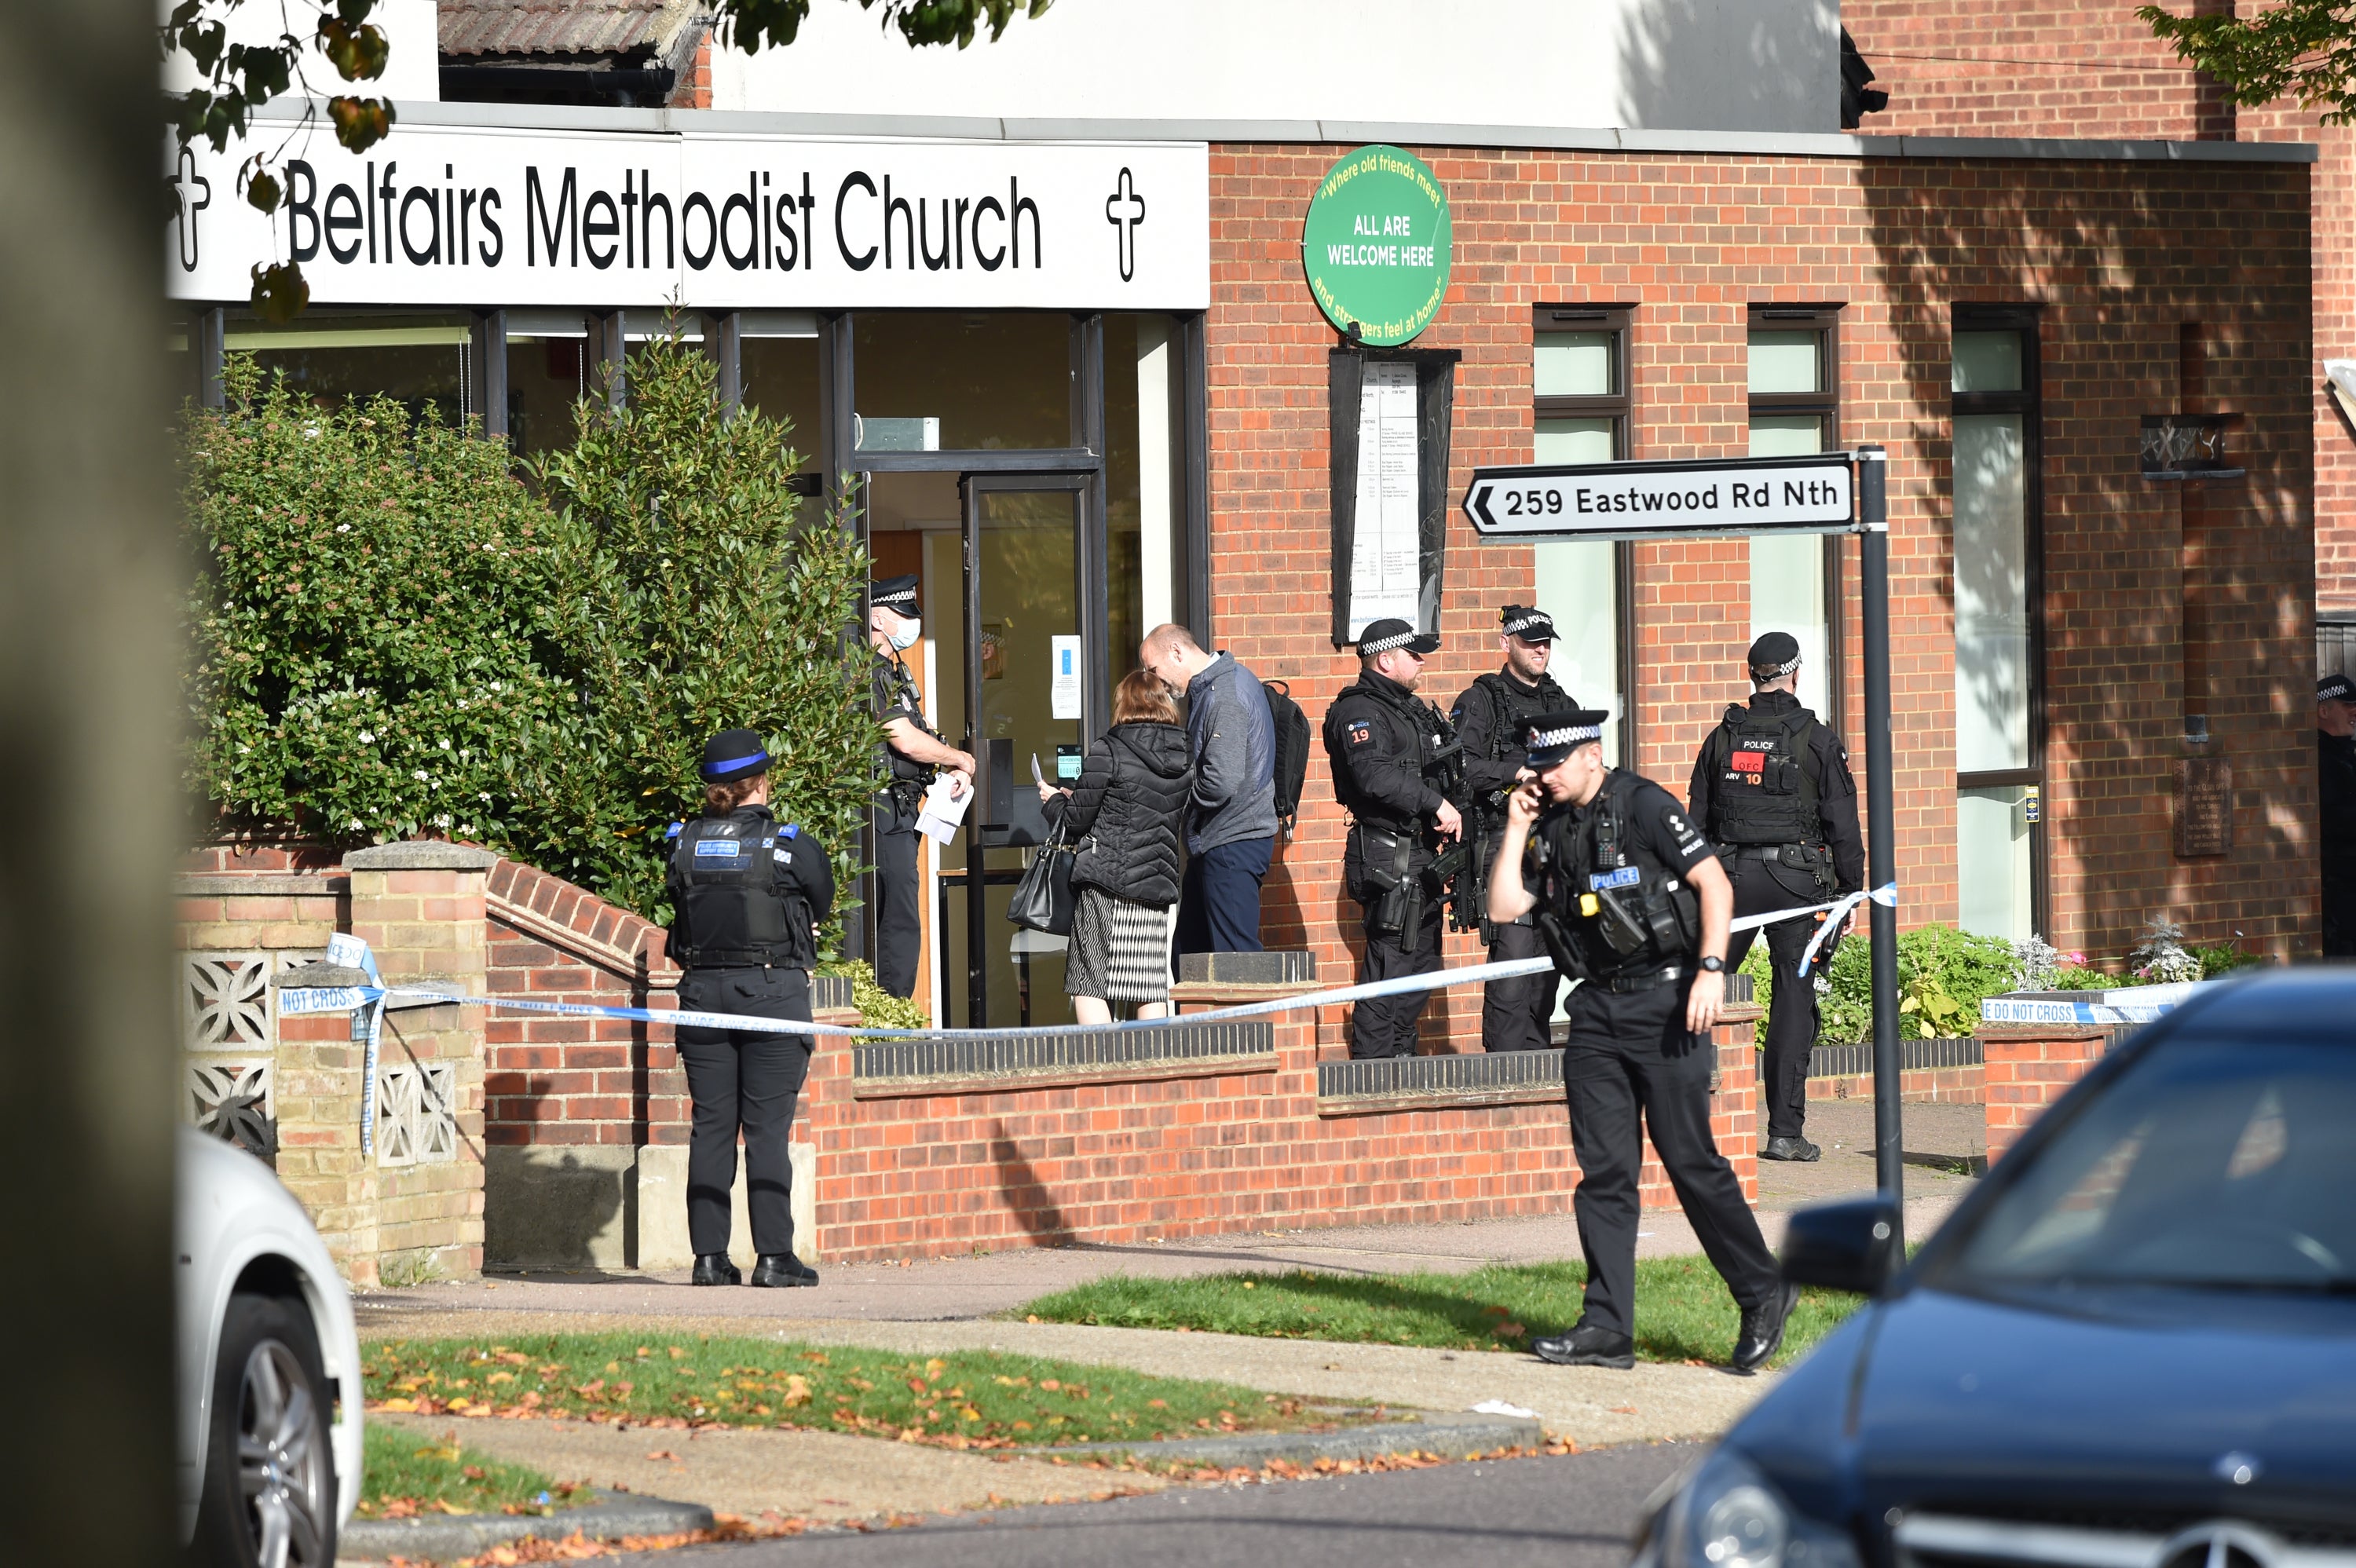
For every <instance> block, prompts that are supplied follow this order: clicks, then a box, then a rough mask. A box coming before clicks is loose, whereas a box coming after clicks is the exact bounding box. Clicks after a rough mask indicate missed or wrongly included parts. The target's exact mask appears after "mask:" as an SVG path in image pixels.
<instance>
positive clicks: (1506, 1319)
mask: <svg viewBox="0 0 2356 1568" xmlns="http://www.w3.org/2000/svg"><path fill="white" fill-rule="evenodd" d="M1586 1286H1587V1267H1586V1265H1585V1264H1581V1263H1555V1264H1496V1265H1493V1266H1491V1267H1488V1268H1483V1269H1476V1270H1474V1271H1472V1273H1470V1274H1394V1275H1333V1274H1318V1273H1313V1272H1312V1271H1309V1270H1306V1269H1303V1270H1300V1271H1298V1272H1295V1273H1291V1274H1277V1275H1270V1274H1215V1275H1196V1276H1194V1277H1193V1278H1191V1279H1139V1278H1135V1277H1133V1276H1130V1275H1111V1276H1109V1277H1107V1278H1104V1279H1099V1280H1096V1281H1093V1282H1091V1283H1090V1284H1087V1285H1078V1286H1076V1287H1074V1288H1073V1289H1070V1290H1066V1291H1059V1292H1057V1293H1056V1294H1055V1295H1053V1296H1041V1297H1040V1298H1039V1299H1038V1300H1036V1301H1033V1302H1032V1303H1030V1304H1029V1305H1028V1306H1026V1307H1018V1308H1016V1309H1015V1312H1014V1314H1013V1316H1016V1317H1026V1316H1027V1317H1035V1318H1039V1319H1041V1320H1043V1321H1045V1322H1049V1323H1096V1324H1104V1325H1108V1326H1110V1327H1113V1328H1191V1329H1194V1330H1197V1331H1200V1332H1204V1333H1215V1334H1257V1335H1264V1336H1268V1337H1270V1338H1275V1339H1337V1340H1344V1341H1353V1342H1359V1343H1365V1344H1376V1345H1418V1346H1427V1347H1431V1348H1435V1349H1447V1350H1517V1349H1524V1348H1525V1347H1526V1346H1527V1345H1528V1344H1529V1342H1530V1341H1531V1340H1532V1339H1537V1338H1539V1337H1541V1336H1545V1335H1549V1334H1560V1333H1562V1332H1564V1331H1565V1330H1567V1329H1568V1328H1570V1326H1571V1325H1572V1324H1574V1323H1576V1322H1578V1321H1579V1313H1580V1298H1581V1293H1582V1292H1583V1291H1584V1290H1585V1289H1586ZM1857 1307H1858V1298H1857V1297H1855V1296H1841V1295H1837V1294H1835V1293H1833V1292H1830V1291H1817V1290H1805V1291H1802V1292H1801V1293H1800V1305H1799V1307H1797V1309H1795V1310H1794V1313H1793V1314H1792V1320H1791V1324H1790V1326H1789V1327H1788V1328H1786V1329H1785V1330H1784V1338H1783V1351H1782V1353H1781V1354H1780V1355H1778V1356H1777V1358H1776V1362H1777V1364H1779V1365H1780V1364H1783V1363H1784V1362H1788V1361H1790V1360H1794V1359H1795V1358H1797V1357H1798V1356H1800V1355H1802V1354H1804V1352H1805V1351H1806V1350H1807V1349H1808V1347H1810V1346H1811V1345H1814V1344H1815V1342H1816V1341H1817V1340H1818V1339H1823V1338H1824V1337H1825V1335H1826V1334H1827V1333H1829V1332H1831V1331H1832V1329H1833V1328H1834V1327H1835V1325H1837V1324H1838V1323H1839V1322H1840V1321H1841V1319H1842V1318H1844V1317H1847V1316H1848V1315H1849V1314H1850V1313H1851V1312H1853V1311H1855V1310H1856V1309H1857ZM1740 1318H1741V1314H1740V1312H1739V1311H1738V1310H1737V1309H1736V1307H1735V1305H1734V1301H1733V1298H1732V1297H1731V1296H1728V1295H1727V1292H1726V1285H1725V1282H1724V1281H1722V1280H1720V1279H1719V1276H1718V1271H1717V1270H1715V1269H1713V1268H1711V1267H1710V1266H1709V1263H1708V1260H1707V1259H1705V1258H1700V1257H1676V1258H1639V1259H1638V1260H1637V1262H1636V1354H1637V1355H1638V1356H1640V1357H1642V1358H1644V1360H1653V1361H1699V1362H1705V1363H1709V1364H1716V1363H1719V1362H1722V1361H1724V1360H1726V1359H1727V1358H1728V1357H1729V1356H1730V1355H1731V1354H1732V1353H1733V1349H1734V1336H1735V1331H1736V1329H1737V1328H1738V1327H1739V1325H1740Z"/></svg>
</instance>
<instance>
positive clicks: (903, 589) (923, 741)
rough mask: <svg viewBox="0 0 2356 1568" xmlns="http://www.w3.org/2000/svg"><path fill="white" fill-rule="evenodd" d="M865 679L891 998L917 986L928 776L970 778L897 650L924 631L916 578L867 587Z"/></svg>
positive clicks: (960, 781) (967, 783)
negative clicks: (882, 773) (876, 746)
mask: <svg viewBox="0 0 2356 1568" xmlns="http://www.w3.org/2000/svg"><path fill="white" fill-rule="evenodd" d="M867 603H868V612H867V642H868V645H869V646H870V647H872V648H873V650H874V657H873V660H872V661H871V662H870V667H869V668H870V681H871V685H872V689H873V701H874V704H875V717H876V719H877V720H878V721H879V722H881V723H882V724H883V749H884V756H883V761H884V763H885V766H886V768H887V770H888V772H889V773H890V774H891V783H890V784H888V785H887V786H886V787H885V788H884V789H883V791H882V792H881V793H879V794H878V795H876V797H875V983H876V984H877V985H878V986H881V987H883V989H885V990H887V991H889V992H891V993H892V994H893V995H894V996H895V997H905V996H910V995H913V994H914V993H915V991H916V946H917V940H918V934H919V932H920V930H921V926H920V923H919V915H918V911H917V892H916V814H917V810H918V808H919V807H920V806H921V805H923V803H924V798H925V791H926V789H928V788H929V787H931V785H932V783H933V780H934V778H935V777H936V776H937V774H939V773H948V774H949V775H950V776H951V777H952V778H953V779H955V780H956V781H957V782H956V784H955V785H954V786H953V788H954V791H955V793H956V794H958V795H963V794H964V793H965V792H966V791H967V790H968V789H969V788H971V787H972V785H973V758H972V756H971V755H970V754H969V753H967V752H960V751H958V749H957V748H956V747H955V746H952V745H950V744H949V743H948V741H944V740H942V739H941V738H940V736H939V735H938V734H937V732H935V731H934V729H933V727H932V726H931V725H930V724H928V723H926V721H925V702H924V698H923V695H922V694H921V693H919V692H918V691H917V689H916V677H914V676H912V675H911V674H909V673H908V667H907V665H906V663H905V661H903V660H902V658H901V657H900V656H901V655H902V654H903V653H905V652H906V651H907V650H908V649H910V648H913V647H915V646H916V640H917V639H918V638H919V637H921V636H923V635H924V630H925V628H924V620H923V613H922V612H921V611H920V610H919V609H918V607H917V604H916V574H915V573H913V572H911V573H909V574H908V575H906V576H905V577H884V578H879V579H877V580H876V581H873V582H871V583H869V584H868V586H867Z"/></svg>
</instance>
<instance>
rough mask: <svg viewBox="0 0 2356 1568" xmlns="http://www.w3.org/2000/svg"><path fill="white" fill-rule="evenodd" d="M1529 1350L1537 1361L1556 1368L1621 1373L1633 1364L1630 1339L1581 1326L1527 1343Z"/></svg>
mask: <svg viewBox="0 0 2356 1568" xmlns="http://www.w3.org/2000/svg"><path fill="white" fill-rule="evenodd" d="M1530 1350H1531V1352H1532V1353H1533V1354H1535V1355H1536V1356H1537V1359H1538V1360H1541V1361H1552V1362H1553V1363H1554V1364H1555V1365H1556V1366H1558V1367H1616V1368H1619V1369H1621V1370H1622V1371H1625V1370H1626V1369H1628V1368H1630V1367H1633V1366H1634V1365H1635V1364H1636V1342H1635V1341H1634V1340H1633V1339H1630V1338H1629V1337H1628V1336H1627V1335H1625V1334H1614V1333H1612V1331H1611V1330H1610V1329H1608V1328H1591V1327H1590V1326H1589V1325H1588V1324H1586V1323H1583V1322H1582V1323H1580V1324H1579V1325H1578V1326H1577V1327H1576V1328H1572V1329H1571V1331H1570V1332H1569V1333H1568V1334H1564V1335H1560V1336H1558V1337H1557V1338H1554V1339H1533V1340H1531V1341H1530Z"/></svg>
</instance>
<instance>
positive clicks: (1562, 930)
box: [1534, 901, 1589, 980]
mask: <svg viewBox="0 0 2356 1568" xmlns="http://www.w3.org/2000/svg"><path fill="white" fill-rule="evenodd" d="M1534 915H1535V920H1536V923H1537V928H1538V940H1539V941H1541V942H1543V943H1545V944H1546V950H1547V957H1549V958H1551V959H1553V960H1554V966H1555V967H1556V968H1557V969H1558V970H1560V971H1561V972H1562V975H1563V976H1564V978H1566V979H1570V980H1584V979H1586V978H1588V977H1589V976H1588V969H1587V960H1586V959H1584V958H1582V957H1580V954H1579V944H1577V943H1576V942H1573V941H1572V940H1571V937H1570V932H1569V929H1568V928H1566V927H1565V926H1564V924H1563V923H1562V917H1561V916H1560V915H1558V914H1557V913H1555V912H1554V911H1552V910H1550V909H1548V908H1547V907H1546V906H1545V904H1544V902H1543V901H1541V902H1540V904H1539V906H1538V908H1537V910H1536V911H1535V912H1534Z"/></svg>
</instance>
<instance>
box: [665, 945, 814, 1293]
mask: <svg viewBox="0 0 2356 1568" xmlns="http://www.w3.org/2000/svg"><path fill="white" fill-rule="evenodd" d="M679 1005H680V1007H681V1008H687V1009H689V1010H691V1011H694V1012H703V1013H750V1014H752V1015H753V1016H754V1017H755V1018H764V1019H799V1020H800V1021H802V1022H803V1023H808V1022H809V1016H810V987H809V972H808V971H806V970H801V969H691V970H689V971H688V972H687V973H686V974H685V975H682V976H680V982H679ZM679 1059H680V1065H682V1066H684V1067H685V1068H686V1069H687V1093H688V1096H689V1098H691V1100H692V1101H693V1102H694V1104H695V1121H694V1130H693V1132H692V1133H691V1135H690V1137H689V1142H688V1146H687V1234H688V1240H689V1241H690V1242H691V1243H692V1244H693V1246H694V1248H695V1252H696V1255H697V1256H699V1257H701V1256H703V1255H705V1254H707V1253H724V1252H726V1251H727V1250H728V1218H729V1214H728V1189H730V1188H731V1187H732V1186H734V1184H735V1181H736V1134H737V1131H738V1129H739V1128H742V1129H743V1131H744V1205H745V1207H746V1208H748V1209H750V1210H751V1211H752V1213H751V1216H750V1218H751V1220H752V1221H753V1250H754V1251H755V1252H757V1253H789V1252H791V1251H793V1250H794V1214H793V1165H792V1162H791V1160H790V1158H789V1157H788V1156H787V1148H786V1145H787V1139H788V1138H789V1137H790V1136H792V1130H793V1125H794V1101H795V1100H796V1099H797V1098H798V1097H799V1095H800V1093H801V1090H802V1079H803V1078H804V1077H805V1076H807V1075H808V1073H809V1059H810V1038H809V1036H808V1035H790V1034H762V1033H758V1032H755V1031H754V1030H751V1029H685V1028H682V1029H680V1031H679Z"/></svg>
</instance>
